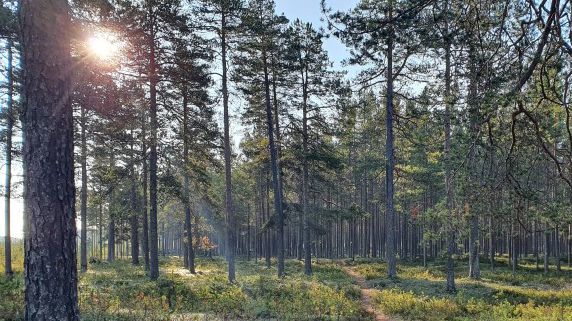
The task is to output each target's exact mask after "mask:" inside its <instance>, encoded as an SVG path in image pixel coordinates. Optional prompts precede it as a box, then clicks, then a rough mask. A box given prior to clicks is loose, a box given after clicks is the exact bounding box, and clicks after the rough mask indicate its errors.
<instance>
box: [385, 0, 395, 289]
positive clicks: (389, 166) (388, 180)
mask: <svg viewBox="0 0 572 321" xmlns="http://www.w3.org/2000/svg"><path fill="white" fill-rule="evenodd" d="M392 19H393V7H392V5H391V4H390V7H389V12H388V20H390V21H391V20H392ZM389 29H390V30H389V36H388V38H387V76H386V77H387V88H386V90H387V93H386V110H385V117H386V118H385V124H386V138H385V139H386V143H385V157H386V160H385V213H386V216H387V230H386V233H387V236H386V238H387V240H386V258H387V276H388V277H389V278H395V277H397V267H396V259H395V212H394V206H393V194H394V183H393V172H394V170H395V158H394V153H393V152H394V151H393V140H394V139H393V25H391V24H390V25H389Z"/></svg>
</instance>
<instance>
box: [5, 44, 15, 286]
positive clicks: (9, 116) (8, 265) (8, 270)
mask: <svg viewBox="0 0 572 321" xmlns="http://www.w3.org/2000/svg"><path fill="white" fill-rule="evenodd" d="M13 45H14V44H13V42H12V39H9V40H8V44H7V45H6V50H7V51H8V66H7V68H6V73H7V81H8V98H7V103H6V106H7V108H6V109H7V110H6V164H5V165H6V180H5V184H4V191H5V194H4V228H5V234H4V268H5V269H4V273H5V274H6V276H8V277H10V276H11V275H12V274H13V271H12V236H11V233H10V198H11V197H12V128H13V127H14V118H13V117H14V115H13V112H14V111H13V105H14V100H13V97H14V73H13V68H12V66H13V62H12V59H13V58H12V47H13Z"/></svg>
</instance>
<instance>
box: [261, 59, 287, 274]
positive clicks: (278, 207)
mask: <svg viewBox="0 0 572 321" xmlns="http://www.w3.org/2000/svg"><path fill="white" fill-rule="evenodd" d="M262 55H263V57H262V60H263V64H264V92H265V105H266V124H267V127H268V142H269V146H268V148H269V150H270V167H271V169H272V187H273V189H274V211H275V212H276V232H277V238H278V240H277V243H278V244H277V250H278V253H277V260H278V262H277V263H278V264H277V265H278V277H283V276H284V212H283V210H282V189H281V187H282V186H281V184H280V172H279V167H278V153H277V151H276V144H275V141H274V124H273V121H272V104H271V102H270V79H269V77H268V58H267V56H266V51H264V52H263V53H262Z"/></svg>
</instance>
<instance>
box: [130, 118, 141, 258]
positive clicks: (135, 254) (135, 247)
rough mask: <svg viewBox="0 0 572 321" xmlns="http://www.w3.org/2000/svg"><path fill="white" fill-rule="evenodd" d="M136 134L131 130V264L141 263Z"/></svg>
mask: <svg viewBox="0 0 572 321" xmlns="http://www.w3.org/2000/svg"><path fill="white" fill-rule="evenodd" d="M134 140H135V136H134V135H133V129H132V130H131V190H130V192H129V193H130V195H129V197H130V201H131V217H130V218H129V221H130V225H131V226H130V229H131V264H133V265H139V217H138V215H137V207H138V206H137V175H136V174H135V149H134V148H133V143H134Z"/></svg>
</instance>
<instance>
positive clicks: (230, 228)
mask: <svg viewBox="0 0 572 321" xmlns="http://www.w3.org/2000/svg"><path fill="white" fill-rule="evenodd" d="M223 11H224V10H223ZM220 30H221V47H222V48H221V51H222V55H221V56H222V104H223V118H224V119H223V122H224V173H225V175H224V178H225V205H226V228H227V242H226V243H227V244H226V245H227V246H226V259H227V261H228V281H229V282H234V281H235V279H236V272H235V267H234V251H235V243H236V242H235V239H236V235H235V230H234V227H235V218H234V201H233V199H232V174H231V166H232V164H231V152H232V151H231V148H230V115H229V110H228V76H227V52H226V51H227V39H226V31H227V25H226V13H225V12H223V14H222V17H221V26H220Z"/></svg>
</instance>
